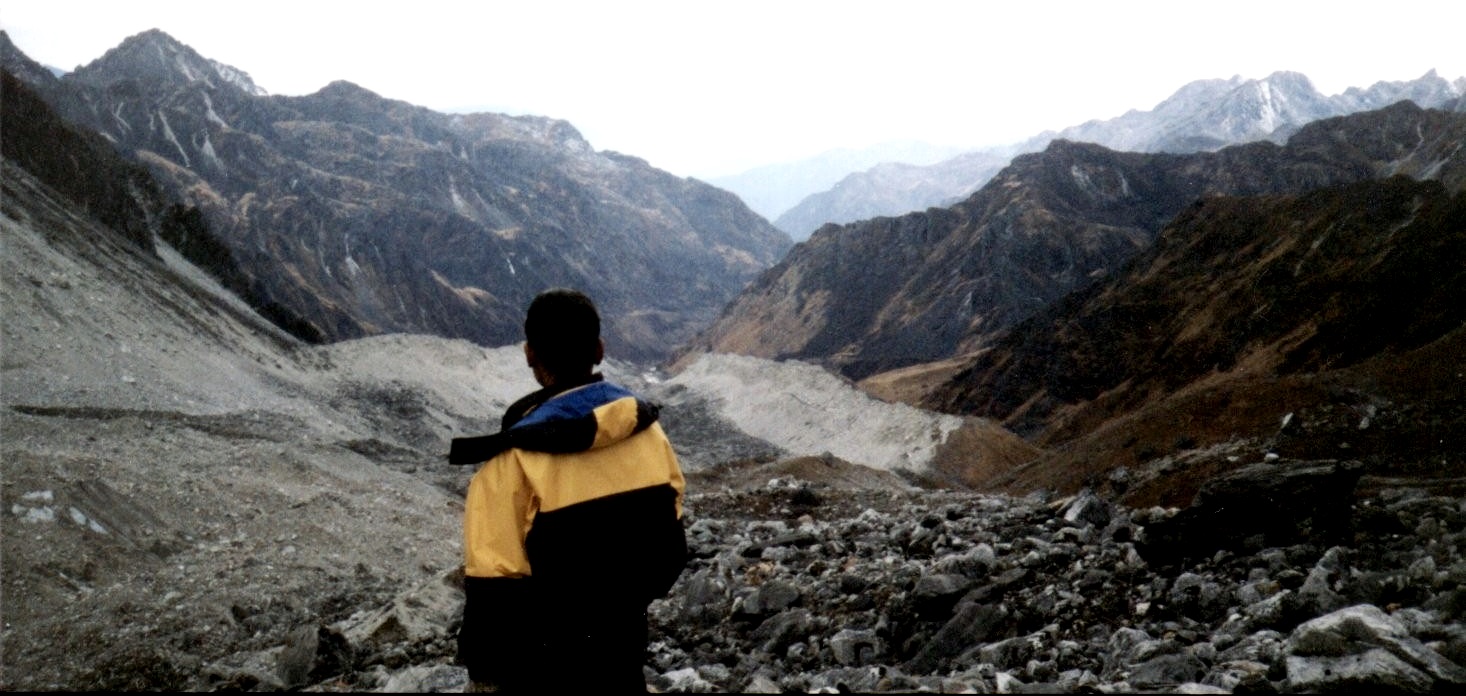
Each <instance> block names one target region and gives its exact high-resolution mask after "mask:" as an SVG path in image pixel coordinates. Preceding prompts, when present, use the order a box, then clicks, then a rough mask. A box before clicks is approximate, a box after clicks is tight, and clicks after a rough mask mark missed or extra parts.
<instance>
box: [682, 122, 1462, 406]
mask: <svg viewBox="0 0 1466 696" xmlns="http://www.w3.org/2000/svg"><path fill="white" fill-rule="evenodd" d="M1463 122H1466V115H1463V114H1451V113H1447V112H1442V111H1434V110H1423V109H1421V108H1419V107H1417V106H1415V105H1414V104H1411V103H1409V102H1402V103H1400V104H1397V105H1395V106H1392V107H1389V108H1387V109H1383V110H1379V111H1373V112H1367V113H1363V114H1356V115H1353V116H1348V117H1338V118H1333V119H1327V120H1324V121H1317V122H1314V123H1313V124H1310V125H1308V126H1306V127H1304V128H1303V129H1302V130H1300V131H1299V132H1298V134H1297V135H1295V136H1294V137H1293V138H1292V139H1291V140H1289V142H1288V144H1287V145H1286V146H1278V145H1275V144H1273V143H1270V142H1258V143H1251V144H1247V145H1239V146H1232V147H1228V148H1224V149H1222V150H1219V151H1217V152H1204V153H1195V154H1188V155H1179V154H1146V153H1129V152H1115V151H1113V150H1109V149H1107V148H1104V147H1101V146H1099V145H1092V144H1085V143H1074V142H1069V141H1064V140H1058V141H1054V142H1053V143H1051V144H1050V145H1049V147H1048V149H1046V150H1045V151H1043V152H1041V153H1036V154H1030V155H1023V156H1020V157H1018V158H1016V159H1014V161H1013V164H1012V165H1010V166H1009V167H1008V168H1006V169H1004V170H1003V172H1002V173H1001V174H999V175H998V176H997V177H996V178H994V179H993V180H992V181H991V182H989V183H988V184H987V185H986V186H984V187H983V188H982V189H981V190H980V191H978V192H977V193H975V194H973V195H972V196H971V197H970V198H968V199H967V200H966V201H963V202H962V203H960V204H958V205H955V206H953V207H951V208H946V209H930V210H927V211H925V212H921V213H911V214H908V215H905V216H901V217H898V218H877V219H874V220H869V221H865V222H860V223H854V224H851V225H846V226H841V227H837V226H829V227H825V228H823V229H821V230H820V231H819V232H818V233H816V234H815V235H814V236H813V237H811V238H810V239H809V240H808V241H806V242H803V243H801V244H799V245H797V246H796V247H795V248H794V249H793V250H792V251H791V252H790V253H789V254H788V256H786V257H785V258H784V260H783V261H781V262H780V263H779V264H778V265H776V266H775V267H773V268H772V269H770V270H768V271H766V272H765V273H764V274H763V275H762V276H760V277H759V279H758V280H757V281H755V282H754V283H752V284H751V285H750V286H749V287H748V289H747V290H745V291H744V292H743V294H741V295H740V296H739V297H738V298H737V299H736V300H734V302H732V303H731V304H730V305H729V306H728V307H727V308H726V309H725V310H724V312H723V314H722V316H720V317H719V319H718V320H717V322H715V323H714V324H713V326H712V327H710V328H709V329H708V330H707V331H706V332H704V333H703V334H702V335H701V336H700V338H699V339H698V340H697V341H695V342H693V343H692V344H690V350H691V351H694V352H695V351H710V352H732V353H742V354H747V355H754V356H759V357H767V358H777V359H791V358H792V359H801V360H813V361H819V362H821V363H823V364H826V365H828V366H831V367H833V368H836V369H838V370H840V371H841V372H843V373H844V374H846V375H847V376H850V377H854V378H857V379H858V378H863V377H867V376H869V375H873V374H875V373H877V372H882V371H885V370H891V369H894V368H898V367H903V366H907V365H912V364H914V363H921V362H927V361H933V360H940V359H944V358H949V357H953V356H955V355H959V354H962V353H966V352H972V351H977V350H981V349H983V348H985V347H987V346H989V345H991V342H992V340H993V339H994V338H996V337H997V336H998V335H999V334H1001V333H1002V332H1003V331H1004V330H1005V329H1007V328H1008V327H1011V326H1013V325H1014V324H1016V323H1018V322H1020V321H1022V320H1024V319H1026V318H1028V317H1030V316H1032V315H1034V314H1035V313H1037V312H1039V311H1042V310H1043V309H1044V308H1046V307H1047V306H1048V305H1049V304H1051V303H1053V302H1055V301H1057V300H1059V299H1060V298H1061V297H1063V296H1064V295H1066V294H1068V293H1069V292H1071V291H1073V290H1076V289H1079V288H1081V287H1083V286H1085V285H1087V284H1089V283H1091V282H1093V281H1095V280H1096V279H1098V278H1102V277H1104V276H1105V275H1107V274H1109V273H1112V272H1114V271H1115V270H1116V269H1118V268H1119V267H1120V266H1121V265H1122V264H1123V263H1124V262H1126V261H1127V260H1129V259H1130V258H1131V257H1132V256H1134V255H1135V254H1136V253H1138V252H1139V251H1141V250H1142V249H1144V248H1145V247H1147V246H1148V245H1149V244H1151V243H1152V242H1153V241H1154V239H1155V238H1156V235H1157V234H1158V233H1159V232H1160V230H1161V228H1162V227H1163V226H1164V225H1165V224H1166V223H1167V222H1168V221H1170V220H1171V219H1172V218H1173V217H1175V216H1176V215H1177V214H1178V213H1180V212H1181V211H1183V210H1185V209H1186V207H1187V206H1189V205H1191V204H1192V203H1194V202H1195V201H1197V200H1198V199H1201V198H1204V197H1207V196H1214V195H1258V194H1265V193H1283V192H1303V191H1308V190H1312V189H1315V188H1320V187H1324V186H1330V185H1335V184H1341V183H1348V182H1355V181H1361V180H1365V179H1370V178H1377V177H1383V176H1388V175H1391V174H1395V173H1408V174H1411V175H1413V176H1418V177H1421V178H1433V179H1441V180H1442V181H1445V182H1447V185H1449V186H1454V185H1455V182H1456V181H1458V180H1459V177H1460V176H1461V168H1462V158H1463V154H1462V153H1461V152H1460V147H1459V146H1460V143H1461V142H1462V139H1463V138H1462V127H1463V126H1462V124H1463Z"/></svg>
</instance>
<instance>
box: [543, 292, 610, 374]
mask: <svg viewBox="0 0 1466 696" xmlns="http://www.w3.org/2000/svg"><path fill="white" fill-rule="evenodd" d="M524 338H525V340H526V341H528V342H529V347H530V350H533V351H534V354H535V357H536V358H537V359H538V360H539V363H540V365H541V366H543V367H544V368H545V369H546V370H548V371H549V372H550V373H551V374H555V375H565V376H571V375H579V374H582V373H588V372H590V370H591V368H593V367H595V365H596V363H598V362H600V360H599V351H600V347H601V315H600V313H599V312H597V311H596V305H595V303H594V302H591V299H590V298H589V297H587V296H586V295H585V293H583V292H580V291H579V290H571V289H569V288H555V289H552V290H546V291H544V292H542V293H540V294H539V295H538V296H536V297H535V298H534V301H533V302H531V303H529V310H528V311H527V312H525V314H524Z"/></svg>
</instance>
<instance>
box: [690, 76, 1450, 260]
mask: <svg viewBox="0 0 1466 696" xmlns="http://www.w3.org/2000/svg"><path fill="white" fill-rule="evenodd" d="M1405 99H1408V100H1411V101H1414V102H1415V103H1416V104H1417V105H1419V106H1422V107H1426V108H1439V109H1444V110H1447V111H1462V110H1466V77H1462V78H1458V79H1456V80H1455V81H1454V82H1451V81H1448V80H1446V79H1445V78H1442V77H1440V76H1439V75H1437V74H1436V73H1435V71H1434V70H1432V71H1430V72H1428V73H1426V74H1425V75H1423V76H1421V77H1420V78H1418V79H1415V80H1410V81H1404V82H1377V83H1375V84H1374V85H1372V86H1370V87H1368V88H1358V87H1351V88H1349V89H1348V90H1345V91H1344V93H1342V94H1337V95H1334V96H1325V95H1323V94H1321V93H1320V92H1319V91H1318V90H1317V89H1315V88H1314V87H1313V84H1312V83H1311V82H1310V81H1309V80H1308V78H1307V77H1306V76H1304V75H1302V74H1299V73H1295V72H1276V73H1273V74H1272V75H1269V76H1267V77H1265V78H1263V79H1244V78H1242V77H1233V78H1231V79H1228V80H1220V79H1218V80H1198V81H1195V82H1191V83H1189V84H1187V85H1185V86H1183V87H1181V88H1180V89H1179V90H1177V91H1176V93H1175V94H1173V95H1171V96H1170V97H1168V98H1167V99H1166V100H1165V101H1162V102H1161V103H1160V104H1158V105H1157V106H1156V107H1155V108H1154V109H1152V110H1150V111H1130V112H1128V113H1126V114H1124V115H1121V116H1118V117H1116V118H1111V119H1106V120H1093V121H1088V122H1085V123H1083V124H1079V125H1076V126H1071V127H1069V128H1065V129H1063V130H1061V131H1058V132H1052V131H1048V132H1044V133H1041V134H1039V135H1036V136H1034V137H1033V138H1030V139H1029V140H1027V141H1024V142H1022V143H1018V144H1015V145H1013V146H1009V147H1004V148H993V149H987V150H980V151H973V152H968V153H964V154H962V155H960V156H957V157H955V158H953V159H949V160H944V161H941V162H937V163H934V164H919V163H908V164H905V165H902V164H894V163H891V161H887V163H884V164H881V165H878V166H875V167H873V168H870V169H867V170H859V171H856V170H849V171H851V172H853V173H849V174H848V175H846V176H843V177H841V178H840V179H839V182H838V183H837V184H835V185H834V186H833V187H832V188H830V189H828V190H824V191H817V190H814V189H809V188H806V189H802V191H804V192H805V193H806V195H805V196H804V197H802V198H801V199H800V200H799V201H798V203H797V204H795V205H793V206H792V207H790V208H787V209H785V210H781V211H779V212H777V213H775V214H774V215H773V216H772V217H770V219H772V220H774V224H775V226H777V227H778V228H779V229H782V230H784V231H785V232H787V233H789V235H790V236H791V237H792V238H793V239H795V240H803V239H806V238H808V236H809V235H810V233H812V232H813V231H814V230H816V229H818V228H819V227H820V226H822V225H825V224H828V223H835V224H844V223H848V222H855V221H858V220H866V219H869V218H873V217H879V216H895V215H901V214H904V213H907V212H911V211H917V210H925V209H926V208H929V207H933V206H941V207H946V206H950V205H952V204H954V203H956V202H957V201H959V200H961V199H963V198H966V197H967V196H968V195H969V194H971V193H972V192H973V191H976V190H977V189H979V188H981V187H982V185H983V184H985V183H987V180H988V179H990V178H992V177H993V176H994V175H996V174H997V172H998V171H999V170H1000V169H1002V167H1003V166H1005V165H1006V164H1007V163H1008V161H1010V160H1011V158H1012V157H1013V156H1015V155H1018V154H1022V153H1027V152H1038V151H1040V150H1042V149H1044V148H1045V147H1047V146H1048V144H1049V143H1050V142H1052V141H1053V140H1060V139H1062V140H1071V141H1076V142H1088V143H1096V144H1099V145H1104V146H1105V147H1108V148H1110V149H1113V150H1123V151H1128V152H1175V153H1186V152H1205V151H1212V150H1216V149H1219V148H1221V147H1225V146H1227V145H1235V144H1240V143H1246V142H1253V141H1257V140H1271V141H1273V142H1277V143H1282V142H1285V141H1286V140H1287V137H1288V136H1289V135H1291V134H1292V133H1294V132H1296V131H1297V130H1298V128H1300V127H1302V126H1303V125H1305V124H1307V123H1310V122H1312V121H1316V120H1318V119H1321V118H1328V117H1331V116H1342V115H1346V114H1351V113H1355V112H1359V111H1368V110H1372V109H1378V108H1381V107H1384V106H1388V105H1390V104H1393V103H1395V102H1398V101H1401V100H1405ZM800 168H801V167H800V165H797V164H796V165H789V166H788V167H787V168H786V169H784V170H779V169H776V168H775V167H766V168H765V169H764V171H766V172H776V171H780V172H782V173H781V174H780V175H779V176H782V178H783V180H784V181H785V183H786V185H787V186H789V188H790V194H789V195H790V196H791V197H792V196H793V193H794V192H797V191H800V190H801V189H798V188H797V187H796V186H795V185H794V180H796V179H797V174H796V173H795V172H797V171H799V170H800ZM764 177H765V178H766V179H773V178H774V177H775V175H774V174H771V173H768V174H765V175H764ZM714 183H718V185H721V186H724V187H725V188H728V189H729V190H731V191H733V192H735V193H738V194H739V195H741V196H743V195H747V196H755V195H761V193H760V192H758V191H757V190H756V189H754V188H752V187H751V186H750V184H749V183H748V182H746V181H744V180H742V179H739V178H736V177H730V178H726V179H720V180H718V181H717V182H714ZM755 209H756V210H758V208H757V207H755ZM759 212H761V213H762V212H763V211H762V210H759ZM765 215H766V216H768V214H767V213H765Z"/></svg>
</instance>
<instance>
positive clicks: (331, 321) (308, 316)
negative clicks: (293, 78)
mask: <svg viewBox="0 0 1466 696" xmlns="http://www.w3.org/2000/svg"><path fill="white" fill-rule="evenodd" d="M42 93H43V95H45V96H47V98H48V99H50V100H51V101H52V103H53V104H55V105H56V106H57V108H58V109H59V110H60V111H61V112H62V113H63V114H64V115H65V116H66V117H67V118H69V119H71V120H72V121H74V122H76V123H79V124H82V125H85V126H87V127H90V128H94V129H96V130H97V131H99V132H100V133H102V134H103V135H104V137H107V138H108V139H109V140H111V141H113V142H114V143H116V144H117V145H118V147H119V148H120V149H121V150H123V151H124V152H126V153H128V154H129V155H130V156H131V157H132V158H134V159H136V160H137V161H139V162H141V163H143V164H145V165H146V166H147V167H148V168H149V169H150V170H151V171H152V172H153V173H154V174H155V175H156V176H157V177H158V178H159V179H160V180H161V181H162V182H163V185H164V187H165V188H166V189H168V190H169V191H170V192H172V193H173V194H174V195H176V196H178V197H180V198H181V199H182V200H184V201H186V202H187V203H189V204H191V205H194V206H196V207H198V208H199V209H200V210H201V211H202V212H203V217H204V219H205V221H206V222H207V225H208V227H209V229H210V230H212V232H213V235H214V236H215V237H216V238H217V239H218V240H219V241H220V242H221V243H222V244H223V245H225V246H226V247H227V249H228V251H229V252H230V253H231V254H232V255H233V257H234V259H235V260H236V262H237V266H238V269H239V271H240V273H241V274H242V277H241V278H240V279H239V280H238V281H237V282H236V283H234V289H235V290H236V291H238V292H240V294H241V295H243V296H246V297H247V298H249V299H250V300H251V302H252V303H253V304H254V305H255V306H257V307H272V306H273V307H279V308H283V310H285V311H286V312H288V313H289V314H291V315H293V316H296V317H298V318H299V321H297V322H294V323H292V324H289V327H290V328H291V329H292V330H294V331H295V333H297V334H298V335H301V336H302V337H305V338H308V339H315V340H339V339H342V338H350V337H357V336H364V335H371V334H376V333H383V332H400V331H408V332H422V333H433V334H437V335H442V336H447V337H461V338H468V339H471V340H474V341H477V342H480V343H484V344H503V343H511V342H515V341H517V340H519V315H520V313H521V312H522V310H523V307H524V305H525V304H526V303H527V302H528V300H529V299H530V298H531V297H533V295H534V294H535V293H537V292H538V291H540V290H542V289H544V288H545V287H547V286H552V285H574V286H579V287H581V288H583V289H585V290H586V291H587V292H590V293H591V294H593V295H594V296H595V297H596V298H597V300H598V301H599V302H600V303H601V304H602V306H603V307H604V309H605V313H606V314H607V316H608V317H609V318H610V321H609V327H608V332H607V334H608V336H607V342H608V350H610V351H611V354H612V355H615V356H617V357H622V358H627V359H638V360H647V359H656V358H658V357H660V356H662V355H665V353H666V351H667V350H669V349H670V348H671V346H672V345H675V343H676V342H678V341H679V340H680V339H681V338H683V337H685V336H686V335H689V334H690V332H691V331H692V330H693V329H694V328H695V327H698V326H700V325H701V324H703V323H705V322H706V321H707V320H708V319H710V318H711V316H712V315H713V314H714V313H715V312H716V311H717V309H718V308H719V307H721V306H722V304H723V303H725V302H726V301H727V300H728V299H729V298H730V297H732V295H733V294H734V293H736V292H737V290H738V289H739V288H741V287H742V285H743V284H744V283H746V282H747V281H748V280H749V279H750V278H751V277H752V276H753V275H754V274H755V273H757V272H758V271H759V270H761V269H762V268H765V267H767V266H768V265H770V264H771V263H773V262H774V260H776V259H777V257H778V255H779V254H781V253H782V252H783V251H784V249H785V248H786V247H787V245H788V239H787V237H785V236H784V235H783V234H782V233H780V232H778V231H777V230H775V229H774V228H772V227H771V226H770V225H768V223H767V222H766V221H764V220H762V219H760V218H759V217H758V216H757V215H755V214H754V213H753V212H752V211H749V210H748V209H747V208H746V207H745V206H743V205H742V204H741V203H740V202H739V201H738V200H737V199H736V198H735V197H734V196H732V195H731V194H728V193H726V192H723V191H720V190H718V189H715V188H713V187H711V186H707V185H705V184H702V183H699V182H696V181H693V180H690V179H679V178H676V177H673V176H671V175H668V174H666V173H665V172H661V171H659V170H655V169H653V168H651V167H650V166H648V165H647V164H646V163H645V162H643V161H641V160H638V159H635V158H632V157H626V156H621V155H617V154H614V153H597V152H595V151H594V150H592V148H591V147H590V145H589V144H588V143H587V142H585V140H584V139H582V138H581V137H580V135H579V133H577V132H576V131H575V130H574V128H572V127H571V126H570V125H569V124H567V123H564V122H562V121H554V120H551V119H545V118H537V117H508V116H499V115H494V114H470V115H447V114H439V113H435V112H432V111H429V110H427V109H423V108H420V107H414V106H411V105H409V104H406V103H403V102H398V101H392V100H388V99H384V98H382V97H380V96H378V95H376V94H373V93H371V92H369V91H367V90H364V89H362V88H360V87H357V86H355V85H351V84H349V83H344V82H338V83H333V84H331V85H328V86H327V87H325V88H323V89H322V90H320V91H319V92H317V93H315V94H311V95H307V96H303V97H270V96H262V94H261V91H260V90H259V89H258V88H257V87H255V86H254V85H253V84H252V83H251V82H250V81H249V80H248V76H247V75H245V74H244V73H243V72H242V71H239V70H235V69H232V68H229V67H228V66H222V65H220V64H218V63H216V62H213V61H209V60H207V59H205V58H203V57H202V56H199V55H198V54H197V53H196V52H194V51H193V50H192V49H189V48H188V47H187V46H184V45H182V44H179V43H178V42H176V41H174V40H173V39H172V38H171V37H168V36H167V35H166V34H163V33H161V32H157V31H152V32H146V33H144V34H140V35H137V36H134V37H130V38H129V39H127V40H126V41H124V42H123V43H122V44H121V45H119V46H118V47H117V48H115V49H113V50H112V51H109V52H108V53H107V54H106V55H104V56H103V57H102V58H100V59H98V60H97V61H94V62H93V63H92V64H90V65H87V66H83V67H82V68H80V69H78V70H77V71H76V72H75V73H72V74H70V75H67V76H66V77H65V78H64V79H63V80H61V81H60V82H59V83H57V84H55V85H52V86H48V87H46V88H44V89H43V90H42Z"/></svg>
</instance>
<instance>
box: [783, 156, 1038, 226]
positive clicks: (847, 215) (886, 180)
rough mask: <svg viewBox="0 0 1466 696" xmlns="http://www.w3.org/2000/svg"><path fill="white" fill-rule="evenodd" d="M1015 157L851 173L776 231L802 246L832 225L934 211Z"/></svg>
mask: <svg viewBox="0 0 1466 696" xmlns="http://www.w3.org/2000/svg"><path fill="white" fill-rule="evenodd" d="M1010 159H1011V158H1010V157H1006V156H1003V155H1000V154H996V153H992V152H986V151H983V152H968V153H964V154H961V155H958V156H956V157H953V158H951V159H948V160H944V161H942V162H940V163H937V164H932V165H928V166H920V165H916V164H906V163H893V162H887V163H884V164H878V165H876V166H874V167H872V168H870V169H867V170H865V171H863V172H857V173H855V174H850V175H849V176H846V177H845V178H844V179H841V180H840V182H839V183H838V184H835V186H834V188H831V189H830V190H828V191H824V192H821V193H816V194H813V195H810V196H808V197H806V198H804V200H801V201H799V204H798V205H796V206H794V207H793V208H790V209H789V210H787V211H786V212H784V214H782V215H780V216H779V217H778V219H776V220H774V226H775V227H778V228H779V229H781V230H784V231H785V232H788V233H789V235H790V237H791V238H793V239H794V240H796V241H803V240H805V239H808V238H809V235H810V234H811V233H812V232H813V231H814V230H816V229H819V228H820V227H821V226H823V225H825V224H828V223H835V224H843V223H847V222H855V221H857V220H868V219H870V218H875V217H881V216H889V215H899V214H902V213H905V212H909V211H912V210H923V209H925V208H927V207H931V206H950V205H952V204H954V203H956V202H958V201H960V200H961V199H962V198H965V197H967V196H968V195H969V194H971V193H972V192H973V191H976V190H977V189H979V188H982V185H983V184H985V183H987V182H988V180H989V179H992V178H993V175H995V174H997V173H998V172H999V171H1000V170H1002V168H1003V167H1006V166H1008V162H1009V160H1010Z"/></svg>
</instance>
